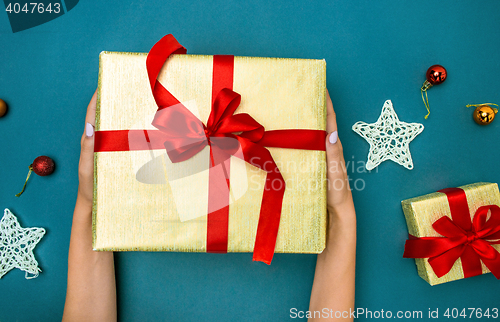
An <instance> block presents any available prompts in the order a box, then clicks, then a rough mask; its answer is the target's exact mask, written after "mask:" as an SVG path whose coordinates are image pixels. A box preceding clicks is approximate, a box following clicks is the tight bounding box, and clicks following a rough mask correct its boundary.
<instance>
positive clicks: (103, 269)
mask: <svg viewBox="0 0 500 322" xmlns="http://www.w3.org/2000/svg"><path fill="white" fill-rule="evenodd" d="M63 321H116V286H115V272H114V262H113V252H95V251H93V250H92V205H91V204H89V203H88V202H86V201H84V200H83V198H80V197H78V198H77V201H76V206H75V211H74V214H73V225H72V228H71V238H70V246H69V254H68V287H67V293H66V304H65V307H64V315H63Z"/></svg>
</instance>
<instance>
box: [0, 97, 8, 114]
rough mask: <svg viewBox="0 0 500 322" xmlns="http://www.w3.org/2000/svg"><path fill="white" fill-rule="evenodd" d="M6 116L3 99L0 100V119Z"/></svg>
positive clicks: (5, 106)
mask: <svg viewBox="0 0 500 322" xmlns="http://www.w3.org/2000/svg"><path fill="white" fill-rule="evenodd" d="M5 114H7V103H5V101H4V100H3V99H0V117H2V116H4V115H5Z"/></svg>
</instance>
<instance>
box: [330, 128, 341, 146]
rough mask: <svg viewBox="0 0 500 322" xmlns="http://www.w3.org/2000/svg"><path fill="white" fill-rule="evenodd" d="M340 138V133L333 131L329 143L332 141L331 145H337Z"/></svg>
mask: <svg viewBox="0 0 500 322" xmlns="http://www.w3.org/2000/svg"><path fill="white" fill-rule="evenodd" d="M338 138H339V133H338V132H337V131H333V132H332V134H330V137H329V138H328V141H330V143H331V144H335V143H337V140H338Z"/></svg>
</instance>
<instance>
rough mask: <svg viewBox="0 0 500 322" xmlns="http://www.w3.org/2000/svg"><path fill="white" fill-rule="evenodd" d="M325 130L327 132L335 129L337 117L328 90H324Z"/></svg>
mask: <svg viewBox="0 0 500 322" xmlns="http://www.w3.org/2000/svg"><path fill="white" fill-rule="evenodd" d="M326 131H327V132H328V133H332V132H334V131H337V118H336V115H335V111H334V110H333V103H332V100H331V98H330V94H329V93H328V90H327V91H326Z"/></svg>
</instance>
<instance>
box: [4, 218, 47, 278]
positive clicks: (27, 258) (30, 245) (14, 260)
mask: <svg viewBox="0 0 500 322" xmlns="http://www.w3.org/2000/svg"><path fill="white" fill-rule="evenodd" d="M43 235H45V229H43V228H36V227H33V228H22V227H21V225H19V222H18V221H17V218H16V216H14V214H13V213H12V212H10V210H9V209H5V211H4V215H3V218H2V220H0V278H2V276H4V275H5V274H6V273H7V272H8V271H10V270H11V269H13V268H19V269H20V270H22V271H25V272H26V274H25V278H26V279H31V278H35V277H37V276H38V273H39V272H41V271H42V270H41V269H40V268H39V267H38V262H37V261H36V259H35V255H33V249H34V248H35V246H36V245H37V244H38V242H39V241H40V239H42V237H43ZM29 274H32V275H33V276H29Z"/></svg>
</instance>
